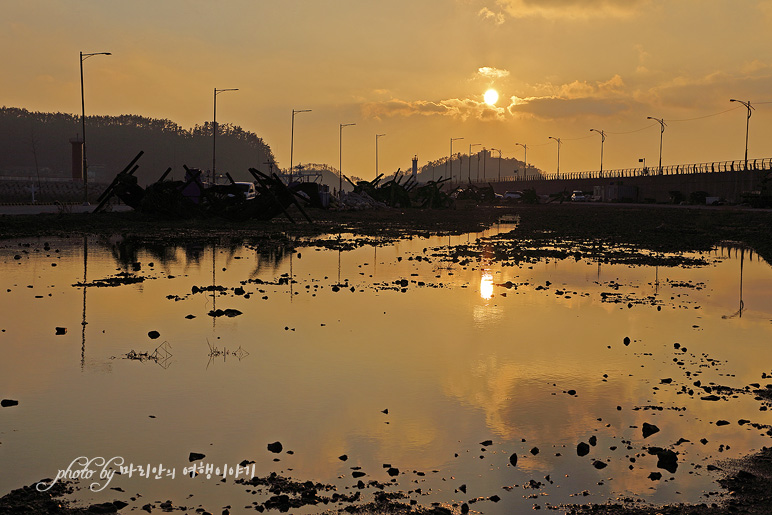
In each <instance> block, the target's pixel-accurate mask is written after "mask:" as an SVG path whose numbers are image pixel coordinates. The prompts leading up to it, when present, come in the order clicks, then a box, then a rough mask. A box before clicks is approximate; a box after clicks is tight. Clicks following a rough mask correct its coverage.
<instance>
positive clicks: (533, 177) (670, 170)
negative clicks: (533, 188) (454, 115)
mask: <svg viewBox="0 0 772 515" xmlns="http://www.w3.org/2000/svg"><path fill="white" fill-rule="evenodd" d="M770 169H772V158H770V157H766V158H763V159H753V160H748V168H747V170H752V171H758V170H770ZM743 170H746V168H745V160H739V161H717V162H714V163H696V164H686V165H669V166H663V167H662V168H661V169H660V168H659V167H657V166H655V167H650V166H646V167H643V168H622V169H616V170H603V171H602V172H601V171H590V172H568V173H548V174H535V173H529V174H520V175H515V176H507V177H502V178H501V180H499V179H498V178H495V177H494V178H491V179H472V182H473V183H484V184H485V183H488V182H519V181H555V180H576V179H618V178H627V177H653V176H658V175H686V174H697V173H724V172H740V171H743ZM464 182H467V181H464Z"/></svg>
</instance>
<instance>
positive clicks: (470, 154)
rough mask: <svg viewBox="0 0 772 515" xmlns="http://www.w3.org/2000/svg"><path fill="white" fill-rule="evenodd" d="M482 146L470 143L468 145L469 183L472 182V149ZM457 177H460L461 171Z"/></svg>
mask: <svg viewBox="0 0 772 515" xmlns="http://www.w3.org/2000/svg"><path fill="white" fill-rule="evenodd" d="M480 145H482V143H471V144H470V145H469V182H470V183H471V182H472V147H479V146H480ZM458 173H459V176H460V175H461V171H460V170H459V172H458Z"/></svg>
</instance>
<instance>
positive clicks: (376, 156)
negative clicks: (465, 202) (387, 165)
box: [375, 134, 385, 178]
mask: <svg viewBox="0 0 772 515" xmlns="http://www.w3.org/2000/svg"><path fill="white" fill-rule="evenodd" d="M381 136H385V134H376V135H375V177H376V178H377V177H378V138H380V137H381Z"/></svg>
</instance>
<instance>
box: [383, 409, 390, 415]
mask: <svg viewBox="0 0 772 515" xmlns="http://www.w3.org/2000/svg"><path fill="white" fill-rule="evenodd" d="M381 413H383V414H384V415H388V414H389V409H388V408H386V409H385V410H381Z"/></svg>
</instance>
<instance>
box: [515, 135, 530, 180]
mask: <svg viewBox="0 0 772 515" xmlns="http://www.w3.org/2000/svg"><path fill="white" fill-rule="evenodd" d="M515 145H520V146H521V147H523V150H525V155H524V156H523V179H525V174H526V173H527V172H528V145H526V144H524V143H515Z"/></svg>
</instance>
